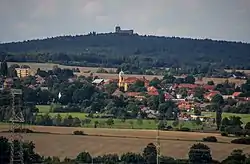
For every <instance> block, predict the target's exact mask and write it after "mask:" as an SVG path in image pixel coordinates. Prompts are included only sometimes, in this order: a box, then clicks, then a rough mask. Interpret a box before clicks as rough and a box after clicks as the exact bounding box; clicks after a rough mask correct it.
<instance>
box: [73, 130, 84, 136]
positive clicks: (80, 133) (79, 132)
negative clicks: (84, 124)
mask: <svg viewBox="0 0 250 164" xmlns="http://www.w3.org/2000/svg"><path fill="white" fill-rule="evenodd" d="M73 134H74V135H86V134H85V133H84V132H83V131H80V130H76V131H74V132H73Z"/></svg>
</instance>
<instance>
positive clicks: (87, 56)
mask: <svg viewBox="0 0 250 164" xmlns="http://www.w3.org/2000/svg"><path fill="white" fill-rule="evenodd" d="M0 52H2V53H1V54H2V55H1V58H2V59H3V57H5V56H6V55H8V61H19V62H56V63H60V64H66V65H82V66H103V67H117V66H119V65H121V64H122V63H128V64H130V65H131V67H138V68H152V67H183V66H185V65H190V66H195V65H197V64H199V65H206V64H210V65H211V64H213V65H214V66H219V67H234V68H239V69H249V68H250V65H249V63H246V62H245V61H248V60H250V55H249V52H250V44H247V43H240V42H226V41H214V40H210V39H205V40H198V39H185V38H178V37H157V36H140V35H137V34H135V35H120V34H114V33H106V34H96V33H90V34H88V35H78V36H60V37H54V38H47V39H42V40H29V41H24V42H16V43H5V44H0ZM17 54H18V55H17Z"/></svg>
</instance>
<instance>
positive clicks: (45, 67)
mask: <svg viewBox="0 0 250 164" xmlns="http://www.w3.org/2000/svg"><path fill="white" fill-rule="evenodd" d="M8 64H9V65H12V64H19V65H29V66H30V67H31V69H32V72H36V70H37V69H38V68H40V69H41V70H46V71H47V70H50V69H52V68H53V66H55V65H57V66H58V67H60V68H69V69H72V68H79V70H80V73H76V75H77V76H80V75H83V76H89V75H90V73H86V72H88V71H90V72H92V73H93V75H94V76H98V77H99V78H104V79H117V78H118V75H117V74H110V73H96V71H97V70H98V67H78V66H65V65H60V64H53V63H28V62H27V63H26V62H8ZM104 69H106V70H107V71H109V70H112V71H114V72H115V71H116V68H104ZM125 77H137V78H143V77H145V78H146V79H148V80H152V79H153V78H155V77H157V78H159V79H161V78H162V77H163V76H160V75H125ZM225 80H228V81H229V82H232V83H235V84H237V85H241V84H243V83H245V80H242V79H234V78H228V79H226V78H203V79H202V80H201V81H198V80H197V81H196V83H198V84H207V82H208V81H214V83H215V84H219V83H223V82H225Z"/></svg>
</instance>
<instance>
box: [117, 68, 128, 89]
mask: <svg viewBox="0 0 250 164" xmlns="http://www.w3.org/2000/svg"><path fill="white" fill-rule="evenodd" d="M118 87H119V89H120V90H122V91H124V92H126V91H127V90H128V85H127V83H125V82H124V72H123V71H122V70H121V71H120V72H119V81H118Z"/></svg>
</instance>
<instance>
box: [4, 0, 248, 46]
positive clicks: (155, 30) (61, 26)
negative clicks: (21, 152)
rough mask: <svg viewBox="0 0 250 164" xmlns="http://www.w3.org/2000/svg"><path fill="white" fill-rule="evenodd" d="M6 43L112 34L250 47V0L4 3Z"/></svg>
mask: <svg viewBox="0 0 250 164" xmlns="http://www.w3.org/2000/svg"><path fill="white" fill-rule="evenodd" d="M0 22H1V23H0V42H9V41H20V40H28V39H34V38H46V37H52V36H58V35H68V34H72V35H76V34H86V33H88V32H91V31H96V32H110V31H113V30H114V27H115V26H116V25H120V26H121V28H124V29H134V31H135V32H136V33H139V34H146V35H149V34H150V35H164V36H180V37H192V38H211V39H219V40H234V41H243V42H249V43H250V0H0Z"/></svg>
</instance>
